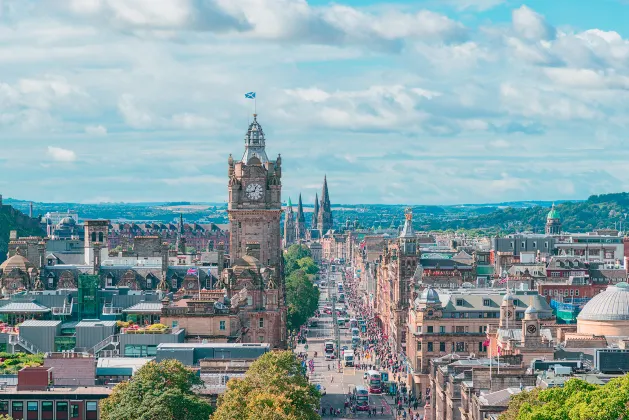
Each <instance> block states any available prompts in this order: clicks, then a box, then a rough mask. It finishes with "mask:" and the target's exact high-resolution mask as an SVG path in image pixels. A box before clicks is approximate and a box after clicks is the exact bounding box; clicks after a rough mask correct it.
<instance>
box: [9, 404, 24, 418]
mask: <svg viewBox="0 0 629 420" xmlns="http://www.w3.org/2000/svg"><path fill="white" fill-rule="evenodd" d="M11 414H12V415H13V417H15V415H16V414H21V415H22V414H24V403H23V402H22V401H13V402H12V403H11Z"/></svg>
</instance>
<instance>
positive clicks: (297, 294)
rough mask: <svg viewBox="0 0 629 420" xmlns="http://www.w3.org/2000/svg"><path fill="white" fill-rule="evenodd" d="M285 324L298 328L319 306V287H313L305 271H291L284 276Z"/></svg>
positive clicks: (292, 328)
mask: <svg viewBox="0 0 629 420" xmlns="http://www.w3.org/2000/svg"><path fill="white" fill-rule="evenodd" d="M286 304H287V307H288V308H287V318H286V321H287V326H288V329H289V330H293V331H295V330H298V329H299V327H301V326H302V325H303V324H304V323H305V322H306V321H308V318H310V317H311V316H313V315H314V312H315V311H316V310H317V307H318V306H319V289H317V288H316V287H314V285H313V284H312V281H311V280H310V279H309V278H308V276H307V275H306V273H304V272H303V271H301V270H297V271H293V272H292V273H291V274H290V275H289V276H288V277H287V278H286Z"/></svg>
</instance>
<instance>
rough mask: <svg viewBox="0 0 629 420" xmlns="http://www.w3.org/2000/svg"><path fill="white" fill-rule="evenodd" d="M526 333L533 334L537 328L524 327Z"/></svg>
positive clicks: (532, 326)
mask: <svg viewBox="0 0 629 420" xmlns="http://www.w3.org/2000/svg"><path fill="white" fill-rule="evenodd" d="M526 331H528V333H529V334H535V331H537V327H536V326H535V325H532V324H531V325H529V326H528V327H526Z"/></svg>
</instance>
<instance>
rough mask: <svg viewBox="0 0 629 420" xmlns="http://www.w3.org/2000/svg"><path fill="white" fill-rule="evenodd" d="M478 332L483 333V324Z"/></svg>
mask: <svg viewBox="0 0 629 420" xmlns="http://www.w3.org/2000/svg"><path fill="white" fill-rule="evenodd" d="M478 332H479V333H481V334H482V333H483V327H482V326H480V327H478Z"/></svg>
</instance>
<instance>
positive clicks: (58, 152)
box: [48, 146, 76, 162]
mask: <svg viewBox="0 0 629 420" xmlns="http://www.w3.org/2000/svg"><path fill="white" fill-rule="evenodd" d="M48 156H50V157H51V158H52V160H54V161H56V162H74V161H75V160H76V153H74V152H73V151H72V150H68V149H62V148H61V147H53V146H48Z"/></svg>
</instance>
